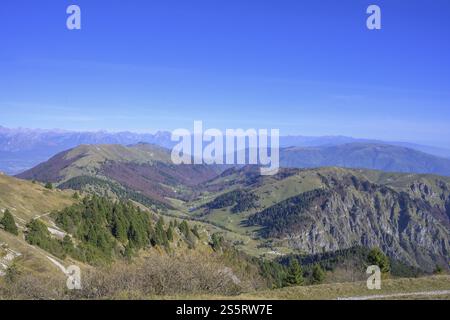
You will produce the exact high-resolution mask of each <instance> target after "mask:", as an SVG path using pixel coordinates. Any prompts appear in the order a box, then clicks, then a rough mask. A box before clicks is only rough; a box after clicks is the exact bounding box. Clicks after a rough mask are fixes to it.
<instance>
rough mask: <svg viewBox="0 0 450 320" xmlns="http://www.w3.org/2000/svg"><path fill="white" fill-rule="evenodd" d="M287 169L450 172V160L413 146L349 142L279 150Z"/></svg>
mask: <svg viewBox="0 0 450 320" xmlns="http://www.w3.org/2000/svg"><path fill="white" fill-rule="evenodd" d="M280 163H281V166H282V167H285V168H317V167H330V166H332V167H343V168H364V169H373V170H382V171H388V172H406V173H430V174H438V175H445V176H449V175H450V159H446V158H441V157H437V156H434V155H430V154H427V153H424V152H421V151H417V150H414V149H411V148H406V147H401V146H394V145H388V144H379V143H348V144H343V145H335V146H323V147H309V148H302V147H291V148H286V149H283V150H281V151H280Z"/></svg>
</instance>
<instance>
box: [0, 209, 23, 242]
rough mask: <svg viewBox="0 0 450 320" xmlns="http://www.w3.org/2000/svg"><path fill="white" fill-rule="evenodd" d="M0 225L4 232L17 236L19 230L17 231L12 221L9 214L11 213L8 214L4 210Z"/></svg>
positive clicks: (12, 218)
mask: <svg viewBox="0 0 450 320" xmlns="http://www.w3.org/2000/svg"><path fill="white" fill-rule="evenodd" d="M0 223H1V224H2V225H3V227H4V228H5V231H7V232H9V233H12V234H14V235H16V236H17V235H18V234H19V230H18V229H17V226H16V222H15V221H14V217H13V215H12V214H11V212H9V210H8V209H6V211H5V213H4V215H3V218H2V220H1V221H0Z"/></svg>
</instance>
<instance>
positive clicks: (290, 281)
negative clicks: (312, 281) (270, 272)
mask: <svg viewBox="0 0 450 320" xmlns="http://www.w3.org/2000/svg"><path fill="white" fill-rule="evenodd" d="M285 283H286V285H287V286H299V285H302V284H303V271H302V267H301V266H300V264H299V263H298V260H297V259H292V260H291V262H290V264H289V270H288V273H287V275H286V279H285Z"/></svg>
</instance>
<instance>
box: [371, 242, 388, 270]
mask: <svg viewBox="0 0 450 320" xmlns="http://www.w3.org/2000/svg"><path fill="white" fill-rule="evenodd" d="M367 260H368V261H369V263H371V264H373V265H377V266H378V267H380V270H381V272H383V273H388V272H389V271H391V266H390V262H389V258H388V257H387V256H386V255H385V254H384V253H383V251H381V250H380V249H379V248H373V249H372V250H370V252H369V255H368V257H367Z"/></svg>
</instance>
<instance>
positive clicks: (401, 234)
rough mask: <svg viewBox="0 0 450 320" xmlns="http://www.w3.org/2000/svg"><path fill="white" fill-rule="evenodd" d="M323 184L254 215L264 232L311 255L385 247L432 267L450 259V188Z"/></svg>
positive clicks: (335, 180)
mask: <svg viewBox="0 0 450 320" xmlns="http://www.w3.org/2000/svg"><path fill="white" fill-rule="evenodd" d="M321 179H322V182H323V185H324V188H323V189H320V190H315V191H313V192H307V193H304V194H301V195H299V196H297V197H293V198H290V199H287V200H285V201H283V202H281V203H279V204H277V205H275V206H272V207H270V208H267V209H265V210H263V211H261V212H259V213H257V214H255V215H254V216H252V217H251V218H250V219H249V222H250V223H251V224H259V225H262V226H264V227H265V228H264V229H263V231H262V232H263V235H264V236H266V237H276V238H282V239H285V240H286V241H287V242H288V244H289V246H291V247H294V248H297V249H301V250H303V251H305V252H308V253H320V252H324V251H334V250H338V249H343V248H349V247H352V246H354V245H362V246H366V247H380V248H381V249H382V250H383V251H384V252H385V253H387V254H388V255H390V256H391V257H394V258H396V259H399V260H401V261H404V262H407V263H408V264H410V265H413V266H419V267H421V268H423V269H426V270H428V271H431V270H432V269H433V268H434V267H435V266H436V263H439V264H440V265H444V266H448V262H449V257H450V244H449V239H450V231H449V230H450V227H449V226H450V215H449V208H450V196H449V186H448V185H447V184H446V183H444V182H442V183H433V185H431V184H427V183H424V182H416V183H412V184H411V185H410V186H409V187H408V188H405V189H404V190H398V189H397V190H395V189H394V188H392V187H389V186H387V185H378V184H374V183H371V182H369V181H367V180H365V179H362V178H361V177H356V176H355V175H352V174H348V175H345V176H343V177H342V176H339V177H338V176H336V177H332V176H325V175H323V176H321Z"/></svg>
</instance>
